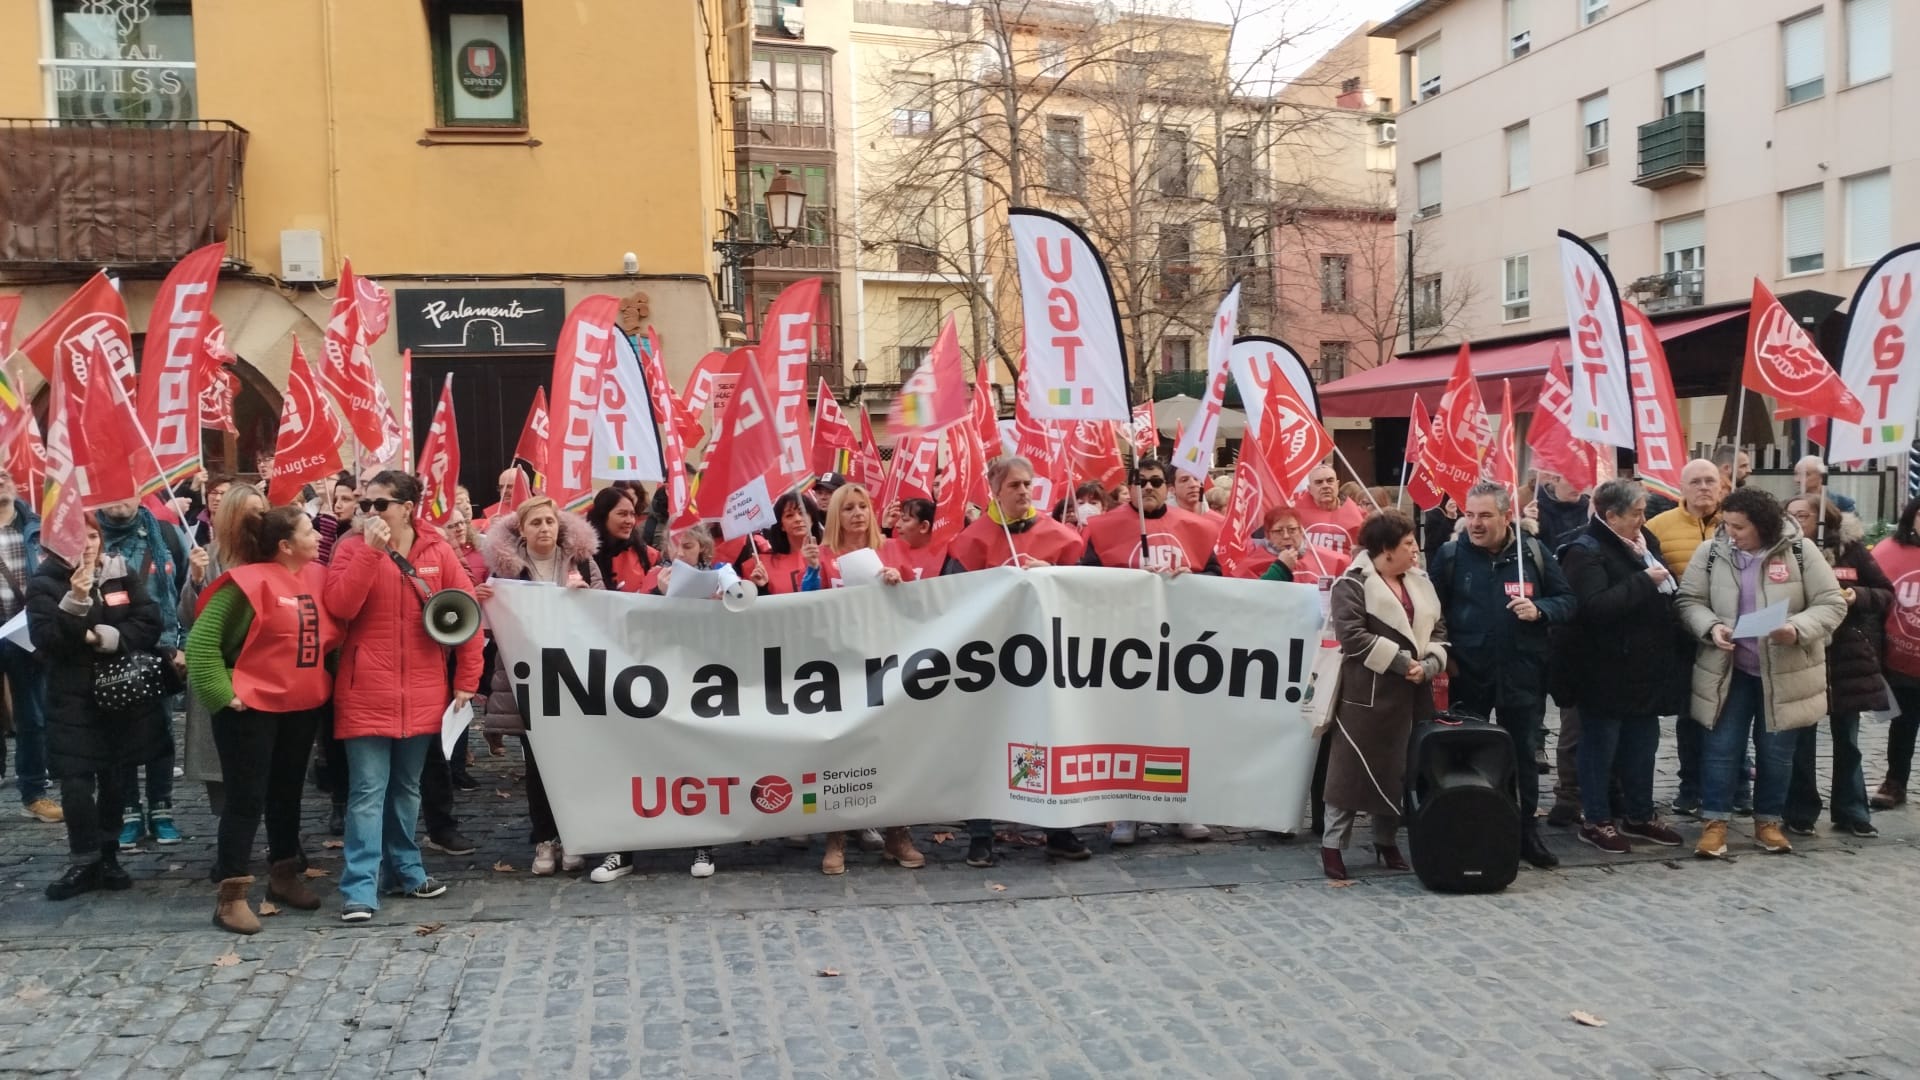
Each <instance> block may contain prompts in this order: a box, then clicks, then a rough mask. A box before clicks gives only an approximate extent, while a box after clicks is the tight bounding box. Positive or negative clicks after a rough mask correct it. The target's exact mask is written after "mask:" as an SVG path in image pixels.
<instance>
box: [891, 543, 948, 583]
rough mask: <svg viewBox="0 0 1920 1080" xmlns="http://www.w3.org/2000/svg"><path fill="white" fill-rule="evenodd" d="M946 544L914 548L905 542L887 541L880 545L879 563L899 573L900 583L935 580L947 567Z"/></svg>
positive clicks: (931, 544)
mask: <svg viewBox="0 0 1920 1080" xmlns="http://www.w3.org/2000/svg"><path fill="white" fill-rule="evenodd" d="M949 550H950V546H949V545H947V544H935V543H931V542H929V543H928V544H927V546H926V547H919V548H917V547H914V546H912V545H910V544H908V543H907V542H906V541H905V540H901V539H898V538H894V539H889V540H888V541H887V542H886V543H884V544H882V545H880V561H881V562H882V563H884V564H885V565H887V566H891V567H893V568H894V569H895V570H897V571H899V573H900V580H902V581H919V580H921V579H922V578H935V577H939V576H940V571H941V569H942V568H943V567H945V566H946V565H947V552H948V551H949Z"/></svg>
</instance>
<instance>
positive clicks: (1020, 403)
mask: <svg viewBox="0 0 1920 1080" xmlns="http://www.w3.org/2000/svg"><path fill="white" fill-rule="evenodd" d="M1031 390H1032V383H1031V381H1030V380H1029V377H1028V375H1027V373H1026V372H1024V371H1023V372H1021V373H1020V382H1019V384H1018V385H1017V387H1016V389H1015V392H1014V399H1013V424H1014V453H1015V454H1018V455H1019V456H1020V457H1023V458H1026V459H1027V460H1028V461H1029V462H1031V463H1032V464H1033V502H1034V505H1036V506H1040V507H1042V508H1046V509H1051V508H1052V507H1053V505H1054V504H1055V503H1057V502H1059V501H1060V499H1061V498H1062V497H1063V496H1065V495H1068V494H1070V493H1069V492H1066V491H1062V490H1060V489H1061V488H1062V487H1064V486H1065V485H1066V483H1067V480H1068V476H1067V465H1068V461H1067V455H1066V436H1067V428H1068V427H1070V426H1071V425H1061V424H1055V423H1048V422H1045V421H1042V420H1041V419H1040V418H1039V417H1038V416H1036V415H1035V414H1034V412H1033V406H1032V401H1033V394H1032V393H1031Z"/></svg>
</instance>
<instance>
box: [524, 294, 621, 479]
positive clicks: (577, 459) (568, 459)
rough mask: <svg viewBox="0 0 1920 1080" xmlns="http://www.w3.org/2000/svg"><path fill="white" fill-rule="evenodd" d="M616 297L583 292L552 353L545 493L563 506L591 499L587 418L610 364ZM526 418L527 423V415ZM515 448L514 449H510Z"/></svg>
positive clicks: (597, 403)
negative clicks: (588, 294) (551, 390)
mask: <svg viewBox="0 0 1920 1080" xmlns="http://www.w3.org/2000/svg"><path fill="white" fill-rule="evenodd" d="M619 313H620V301H619V300H617V299H615V298H613V297H611V296H606V295H594V296H589V297H586V298H585V299H583V300H581V301H580V302H579V303H577V304H575V305H574V306H573V310H572V311H570V312H568V313H567V321H566V324H565V325H564V326H562V327H561V328H560V347H559V349H558V350H556V351H555V353H554V357H553V378H552V379H551V380H549V381H548V383H547V385H548V386H551V387H552V388H553V398H552V400H551V401H550V402H549V403H548V412H547V418H548V419H547V425H548V432H549V437H548V439H547V455H546V464H545V465H544V466H537V467H538V468H539V471H540V472H541V473H542V474H544V475H543V477H542V479H543V480H544V481H545V483H546V493H547V494H548V495H551V496H553V500H554V501H555V502H557V503H559V504H560V506H561V507H562V508H563V509H567V510H578V509H579V508H580V507H583V506H585V505H586V504H587V502H588V501H589V500H591V499H592V498H593V418H594V416H595V415H596V414H597V413H598V412H599V411H600V398H601V389H602V387H601V385H600V384H601V380H602V379H603V378H604V376H605V375H606V373H607V372H608V371H609V370H610V369H611V368H612V366H613V350H612V345H613V335H615V334H617V333H619V332H620V331H619V330H618V329H616V328H615V326H614V320H615V319H616V318H617V317H618V316H619ZM528 422H529V423H531V422H532V418H531V416H530V417H529V418H528ZM516 452H517V451H516Z"/></svg>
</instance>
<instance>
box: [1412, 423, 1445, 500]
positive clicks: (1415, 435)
mask: <svg viewBox="0 0 1920 1080" xmlns="http://www.w3.org/2000/svg"><path fill="white" fill-rule="evenodd" d="M1431 438H1433V418H1432V417H1431V416H1429V415H1427V403H1426V402H1424V401H1421V400H1420V398H1419V395H1415V396H1414V399H1413V417H1412V419H1410V420H1409V421H1408V422H1407V448H1406V451H1405V455H1406V456H1405V461H1406V462H1407V498H1408V499H1410V500H1411V501H1412V502H1413V505H1415V506H1417V507H1419V508H1420V509H1422V510H1431V509H1433V508H1434V507H1436V506H1439V505H1440V503H1441V500H1443V499H1445V498H1446V496H1445V495H1444V494H1443V493H1442V492H1441V491H1440V489H1439V487H1437V486H1435V484H1434V482H1433V473H1431V472H1429V471H1428V470H1427V466H1426V459H1427V441H1428V440H1429V439H1431Z"/></svg>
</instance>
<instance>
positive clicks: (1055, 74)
mask: <svg viewBox="0 0 1920 1080" xmlns="http://www.w3.org/2000/svg"><path fill="white" fill-rule="evenodd" d="M1034 60H1035V64H1036V65H1037V67H1038V68H1039V74H1040V77H1041V78H1044V79H1057V78H1059V77H1060V76H1062V75H1065V74H1066V73H1067V43H1066V42H1064V41H1053V40H1043V41H1041V42H1040V48H1039V51H1038V53H1037V54H1036V55H1035V57H1034Z"/></svg>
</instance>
